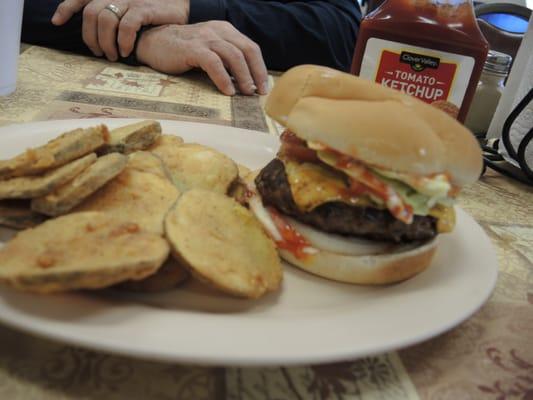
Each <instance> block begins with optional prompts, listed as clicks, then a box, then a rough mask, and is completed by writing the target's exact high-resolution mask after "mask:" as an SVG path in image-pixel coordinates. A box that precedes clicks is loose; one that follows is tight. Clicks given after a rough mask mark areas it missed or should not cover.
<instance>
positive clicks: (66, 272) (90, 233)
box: [0, 212, 169, 293]
mask: <svg viewBox="0 0 533 400" xmlns="http://www.w3.org/2000/svg"><path fill="white" fill-rule="evenodd" d="M168 253H169V246H168V243H167V242H166V241H165V240H164V239H162V238H161V236H159V235H155V234H153V233H149V232H146V231H144V230H142V229H140V227H139V226H138V225H136V224H134V223H131V222H125V221H123V220H121V219H117V218H114V217H113V216H111V215H109V214H106V213H99V212H87V213H76V214H69V215H66V216H62V217H59V218H55V219H51V220H49V221H47V222H45V223H43V224H42V225H39V226H38V227H36V228H33V229H27V230H25V231H22V232H20V233H19V234H18V235H17V236H15V238H13V239H12V240H11V241H10V242H8V243H7V244H6V246H5V247H3V248H2V249H0V282H3V283H5V284H7V285H9V286H12V287H14V288H16V289H21V290H26V291H31V292H38V293H50V292H59V291H65V290H73V289H98V288H103V287H106V286H110V285H113V284H116V283H118V282H122V281H125V280H129V279H142V278H144V277H146V276H148V275H150V274H153V273H154V272H155V271H157V269H158V268H159V267H160V266H161V265H162V264H163V262H164V261H165V260H166V259H167V256H168Z"/></svg>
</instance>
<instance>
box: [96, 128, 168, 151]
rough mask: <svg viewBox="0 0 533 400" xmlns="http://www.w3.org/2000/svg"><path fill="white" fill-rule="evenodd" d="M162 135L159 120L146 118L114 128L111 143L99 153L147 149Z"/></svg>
mask: <svg viewBox="0 0 533 400" xmlns="http://www.w3.org/2000/svg"><path fill="white" fill-rule="evenodd" d="M160 136H161V124H160V123H159V122H157V121H152V120H145V121H140V122H136V123H134V124H130V125H126V126H121V127H120V128H116V129H112V130H111V132H110V133H109V143H107V144H106V145H104V146H103V147H102V148H101V149H100V151H99V153H100V154H109V153H115V152H117V153H122V154H130V153H133V152H135V151H138V150H146V149H147V148H149V147H150V146H152V145H153V144H154V143H155V142H156V140H157V139H158V138H159V137H160Z"/></svg>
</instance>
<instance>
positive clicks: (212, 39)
mask: <svg viewBox="0 0 533 400" xmlns="http://www.w3.org/2000/svg"><path fill="white" fill-rule="evenodd" d="M137 59H138V60H139V61H140V62H142V63H143V64H147V65H149V66H150V67H152V68H153V69H155V70H158V71H161V72H165V73H169V74H181V73H183V72H185V71H188V70H190V69H192V68H201V69H203V70H204V71H205V72H206V73H207V74H208V75H209V77H210V78H211V80H212V81H213V82H214V83H215V85H216V86H217V88H218V89H219V90H220V91H221V92H222V93H224V94H226V95H230V96H231V95H233V94H235V87H234V85H233V83H232V79H231V76H230V74H229V73H228V71H227V70H229V71H230V72H231V75H232V76H233V78H234V79H235V81H236V83H237V85H238V88H239V90H240V92H241V93H243V94H253V93H254V92H255V91H256V90H257V92H258V93H259V94H266V93H267V92H268V83H267V79H268V74H267V70H266V67H265V63H264V61H263V56H262V55H261V50H260V48H259V46H258V45H257V44H256V43H254V42H252V41H251V40H250V39H248V38H247V37H246V36H244V35H243V34H242V33H240V32H239V31H238V30H237V29H235V28H234V27H233V25H231V24H230V23H229V22H226V21H208V22H202V23H198V24H192V25H167V26H161V27H158V28H153V29H150V30H149V31H146V32H144V33H143V35H142V36H141V37H140V39H139V42H138V45H137Z"/></svg>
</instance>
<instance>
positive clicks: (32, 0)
mask: <svg viewBox="0 0 533 400" xmlns="http://www.w3.org/2000/svg"><path fill="white" fill-rule="evenodd" d="M0 1H1V0H0ZM59 3H61V0H26V1H25V2H24V17H23V20H22V41H23V42H25V43H29V44H35V45H38V46H47V47H53V48H55V49H59V50H67V51H72V52H75V53H80V54H87V55H90V54H92V53H91V51H90V50H89V48H88V47H87V46H86V45H85V43H83V39H82V37H81V21H82V14H81V13H78V14H75V15H74V16H73V17H72V18H71V19H70V20H69V21H68V22H67V23H66V24H65V25H62V26H54V25H53V24H52V22H50V20H51V19H52V15H54V12H55V10H56V8H57V6H58V5H59Z"/></svg>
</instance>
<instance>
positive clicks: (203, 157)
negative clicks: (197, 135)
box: [152, 143, 239, 194]
mask: <svg viewBox="0 0 533 400" xmlns="http://www.w3.org/2000/svg"><path fill="white" fill-rule="evenodd" d="M152 152H153V153H154V154H156V155H157V156H159V157H160V158H161V159H162V160H163V162H164V163H165V166H166V167H167V169H168V171H169V172H170V174H171V176H172V181H173V182H174V184H175V185H176V186H177V187H178V189H179V190H180V191H182V192H184V191H186V190H189V189H195V188H198V189H207V190H212V191H215V192H218V193H224V194H226V193H227V192H228V189H229V187H230V186H231V184H232V183H233V182H234V181H235V179H237V176H238V174H239V170H238V168H237V165H236V164H235V162H234V161H233V160H232V159H231V158H229V157H228V156H226V155H225V154H222V153H220V152H219V151H216V150H215V149H212V148H210V147H207V146H203V145H200V144H196V143H185V144H182V145H179V146H178V145H172V144H171V145H167V146H160V147H158V148H157V149H156V150H152Z"/></svg>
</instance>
